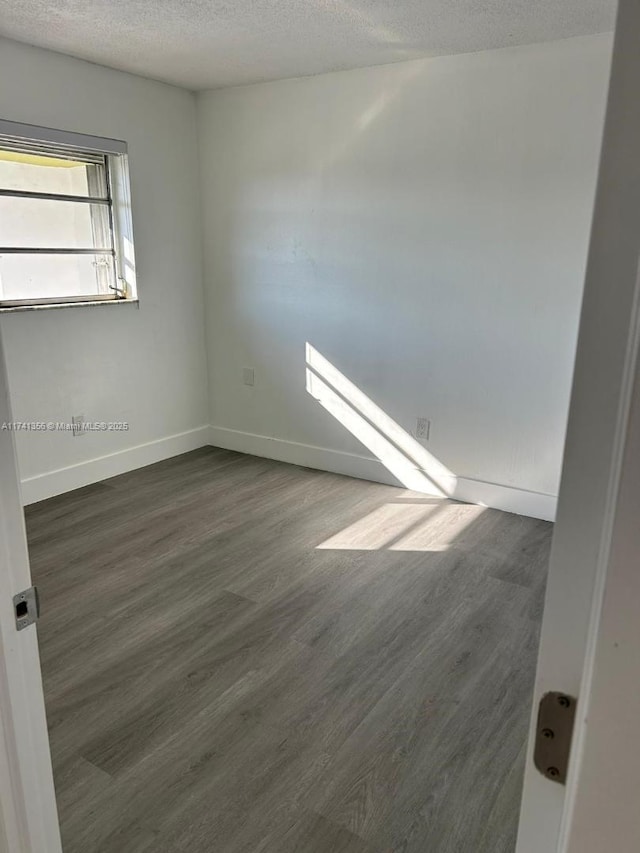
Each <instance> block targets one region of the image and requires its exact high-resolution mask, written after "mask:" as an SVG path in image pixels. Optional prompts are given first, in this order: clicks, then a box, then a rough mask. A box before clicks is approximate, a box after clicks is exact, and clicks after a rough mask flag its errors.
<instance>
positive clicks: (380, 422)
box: [306, 342, 458, 497]
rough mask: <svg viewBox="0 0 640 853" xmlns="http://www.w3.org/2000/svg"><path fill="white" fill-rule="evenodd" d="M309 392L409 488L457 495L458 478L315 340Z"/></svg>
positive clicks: (309, 355)
mask: <svg viewBox="0 0 640 853" xmlns="http://www.w3.org/2000/svg"><path fill="white" fill-rule="evenodd" d="M306 364H307V368H306V382H307V391H308V393H309V394H310V395H311V396H312V397H313V398H314V399H316V400H317V401H318V402H319V403H320V405H321V406H322V407H323V408H324V409H326V410H327V412H329V414H331V415H333V417H334V418H335V419H336V420H337V421H338V422H339V423H340V424H342V426H344V427H345V428H346V429H347V430H348V431H349V432H350V433H351V434H352V435H353V436H354V437H355V438H357V439H358V441H360V442H361V443H362V444H364V446H365V447H366V448H367V449H368V450H370V451H371V453H373V454H374V455H375V456H376V457H377V459H379V460H380V462H382V464H383V465H384V467H385V468H386V469H387V470H388V471H389V472H390V473H391V474H393V476H394V477H395V478H396V479H397V480H399V481H400V483H402V485H403V486H404V487H405V488H406V489H411V490H412V491H415V492H423V493H426V494H431V495H433V494H435V495H438V496H440V497H452V496H453V494H454V493H455V489H456V485H457V482H458V478H457V477H456V475H455V474H453V473H452V472H451V471H449V469H448V468H446V467H445V466H444V465H443V464H442V463H441V462H440V461H439V460H438V459H436V457H435V456H433V454H431V453H429V451H428V450H426V449H425V448H424V447H423V446H422V445H421V444H420V443H419V442H417V441H416V440H415V438H414V437H413V436H412V435H410V434H409V433H408V432H407V431H406V430H404V429H403V428H402V427H401V426H400V425H399V424H397V423H396V422H395V421H394V420H393V418H390V417H389V415H388V414H387V413H386V412H385V411H383V409H381V408H380V407H379V406H377V405H376V404H375V403H374V402H373V400H371V399H370V398H369V397H367V395H366V394H363V392H362V391H361V390H360V389H359V388H358V387H357V386H356V385H354V384H353V382H351V381H350V380H349V379H347V377H346V376H345V375H344V374H343V373H341V372H340V371H339V370H338V368H337V367H335V365H333V364H332V363H331V362H330V361H329V360H328V359H326V358H325V357H324V356H323V355H322V354H321V353H319V352H318V350H317V349H316V348H315V347H313V346H312V345H311V344H310V343H308V342H307V344H306Z"/></svg>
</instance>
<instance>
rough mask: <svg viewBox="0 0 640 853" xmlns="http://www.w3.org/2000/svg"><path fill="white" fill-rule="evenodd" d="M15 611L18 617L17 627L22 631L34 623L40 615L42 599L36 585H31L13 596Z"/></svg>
mask: <svg viewBox="0 0 640 853" xmlns="http://www.w3.org/2000/svg"><path fill="white" fill-rule="evenodd" d="M13 612H14V613H15V617H16V629H17V630H18V631H22V629H23V628H27V627H28V626H29V625H33V623H34V622H37V621H38V618H39V617H40V599H39V598H38V590H37V588H36V587H35V586H31V587H29V589H25V590H23V591H22V592H19V593H18V594H17V595H14V596H13Z"/></svg>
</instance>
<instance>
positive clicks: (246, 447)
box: [209, 426, 557, 521]
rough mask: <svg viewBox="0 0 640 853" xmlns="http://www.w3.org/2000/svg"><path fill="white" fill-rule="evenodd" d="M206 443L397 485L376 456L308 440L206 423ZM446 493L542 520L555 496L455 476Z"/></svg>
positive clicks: (548, 517) (551, 513) (551, 516)
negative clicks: (451, 487) (207, 441)
mask: <svg viewBox="0 0 640 853" xmlns="http://www.w3.org/2000/svg"><path fill="white" fill-rule="evenodd" d="M209 444H211V445H213V446H214V447H224V448H226V449H227V450H237V451H239V452H240V453H248V454H250V455H252V456H263V457H266V458H267V459H278V460H280V461H281V462H290V463H292V464H294V465H302V466H303V467H305V468H317V469H319V470H321V471H332V472H333V473H335V474H346V475H347V476H349V477H358V478H359V479H361V480H372V481H373V482H376V483H385V484H387V485H391V486H399V485H400V483H399V482H398V480H397V479H396V478H395V477H394V476H393V474H391V473H390V472H389V471H388V470H387V469H386V468H385V466H384V465H383V464H382V462H380V461H379V460H378V459H374V458H373V457H368V456H360V455H358V454H356V453H345V452H343V451H340V450H329V449H328V448H326V447H316V446H314V445H311V444H301V443H299V442H296V441H285V440H284V439H280V438H270V437H269V436H266V435H256V434H255V433H249V432H242V431H241V430H234V429H227V428H226V427H217V426H212V427H209ZM424 492H425V494H440V493H439V492H438V490H437V489H435V488H434V489H433V490H428V489H426V488H425V489H424ZM449 496H450V497H452V498H454V499H455V500H459V501H464V502H465V503H473V504H479V505H481V506H487V507H491V508H493V509H500V510H503V511H504V512H513V513H516V514H518V515H527V516H530V517H531V518H541V519H543V520H545V521H554V520H555V515H556V504H557V498H556V497H555V496H554V495H547V494H543V493H541V492H530V491H527V490H525V489H515V488H513V487H511V486H503V485H500V484H498V483H485V482H482V481H480V480H472V479H469V478H465V477H458V478H457V481H456V485H455V488H454V490H453V492H452V493H451V494H450V495H449Z"/></svg>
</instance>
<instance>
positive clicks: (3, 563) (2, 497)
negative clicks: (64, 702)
mask: <svg viewBox="0 0 640 853" xmlns="http://www.w3.org/2000/svg"><path fill="white" fill-rule="evenodd" d="M10 422H11V409H10V405H9V393H8V387H7V372H6V368H5V362H4V352H3V350H2V346H1V342H0V426H1V425H2V424H8V423H10ZM30 586H31V574H30V571H29V559H28V555H27V539H26V534H25V527H24V515H23V511H22V502H21V500H20V487H19V481H18V471H17V466H16V456H15V448H14V441H13V433H12V432H11V431H10V430H8V429H1V428H0V851H1V850H2V849H3V845H4V849H6V850H7V851H9V853H60V851H61V850H62V847H61V845H60V833H59V829H58V817H57V811H56V801H55V794H54V789H53V776H52V772H51V758H50V755H49V739H48V736H47V724H46V718H45V711H44V697H43V693H42V679H41V675H40V658H39V655H38V640H37V634H36V631H37V628H36V626H35V625H30V626H29V627H27V628H24V629H23V630H21V631H18V630H16V620H15V615H14V609H13V596H14V595H16V594H18V593H20V592H22V591H23V590H25V589H28V588H29V587H30Z"/></svg>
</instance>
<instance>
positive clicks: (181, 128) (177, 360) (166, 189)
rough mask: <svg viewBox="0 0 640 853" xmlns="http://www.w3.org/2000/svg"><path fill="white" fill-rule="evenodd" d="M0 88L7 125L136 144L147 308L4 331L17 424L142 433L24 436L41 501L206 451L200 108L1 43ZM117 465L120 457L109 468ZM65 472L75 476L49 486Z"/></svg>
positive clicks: (136, 222) (22, 319)
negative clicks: (111, 426)
mask: <svg viewBox="0 0 640 853" xmlns="http://www.w3.org/2000/svg"><path fill="white" fill-rule="evenodd" d="M0 79H2V80H3V81H4V82H5V85H2V86H1V87H0V117H2V118H3V119H8V120H13V121H22V122H29V123H32V124H38V125H44V126H48V127H55V128H62V129H64V130H71V131H78V132H81V133H89V134H96V135H99V136H107V137H115V138H117V139H124V140H126V141H127V142H128V144H129V157H130V159H129V163H130V170H131V191H132V204H133V227H134V236H135V244H136V245H135V248H136V262H137V271H138V285H139V297H140V307H139V309H137V308H135V307H134V306H131V305H124V306H123V305H115V306H107V307H98V308H87V307H74V308H65V309H61V310H47V311H35V312H25V313H21V314H11V315H4V316H3V317H2V318H1V319H0V328H1V330H2V336H3V339H4V345H5V348H6V355H7V361H8V370H9V380H10V387H11V394H12V404H13V411H14V416H15V418H16V419H17V420H24V421H32V420H34V421H48V420H53V421H57V420H59V421H69V420H70V419H71V416H72V415H74V414H82V415H84V416H85V417H86V419H87V420H90V421H102V420H104V421H128V422H129V423H130V430H129V432H127V433H118V432H112V433H100V434H88V435H84V436H82V437H78V438H73V437H72V436H71V435H70V434H69V433H53V432H47V433H45V434H24V433H21V434H19V435H18V453H19V463H20V470H21V476H22V478H23V481H24V480H26V481H27V482H26V483H24V482H23V485H24V492H25V498H26V499H27V500H31V499H34V498H36V497H44V496H45V495H47V494H50V493H52V492H55V491H58V490H64V489H65V488H72V487H74V486H77V485H81V484H83V483H84V482H91V481H93V480H98V479H101V477H104V476H108V475H109V474H111V473H116V472H118V471H119V470H126V469H127V468H130V467H135V466H136V465H137V464H144V463H145V462H150V461H155V459H156V458H161V457H162V456H165V455H171V454H172V453H177V452H181V451H182V450H186V449H189V448H190V447H191V446H197V445H199V444H201V443H203V442H204V441H205V440H206V431H203V430H201V429H200V428H201V427H202V426H203V425H204V424H206V423H207V421H208V413H207V384H206V359H205V352H204V324H203V320H202V311H203V296H202V270H201V258H202V246H201V229H200V216H199V196H198V192H199V188H198V177H197V165H196V163H197V139H196V119H195V99H194V96H193V95H192V94H191V93H189V92H186V91H184V90H181V89H178V88H174V87H171V86H167V85H164V84H160V83H155V82H152V81H149V80H143V79H142V78H140V77H135V76H133V75H129V74H124V73H121V72H118V71H111V70H108V69H105V68H102V67H100V66H97V65H92V64H90V63H86V62H81V61H79V60H75V59H71V58H69V57H66V56H62V55H60V54H56V53H51V52H48V51H45V50H40V49H38V48H32V47H28V46H26V45H21V44H17V43H16V42H11V41H7V40H1V39H0ZM194 430H196V432H194ZM150 443H151V444H150ZM140 445H144V447H143V448H142V449H138V450H136V451H133V452H129V451H130V449H131V448H134V447H139V446H140ZM108 454H119V455H118V456H116V457H110V458H109V459H107V460H104V459H100V457H103V456H105V455H108ZM96 458H98V459H99V461H98V462H96V461H95V460H96ZM92 460H93V461H92ZM87 462H89V463H90V464H83V463H87ZM73 466H79V467H73ZM56 469H64V470H63V472H62V473H59V474H57V475H55V476H46V475H47V472H51V471H53V470H56ZM33 478H35V479H33Z"/></svg>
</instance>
